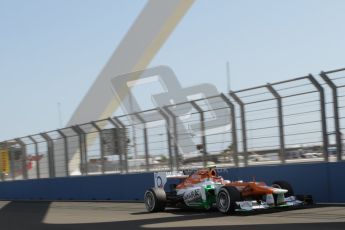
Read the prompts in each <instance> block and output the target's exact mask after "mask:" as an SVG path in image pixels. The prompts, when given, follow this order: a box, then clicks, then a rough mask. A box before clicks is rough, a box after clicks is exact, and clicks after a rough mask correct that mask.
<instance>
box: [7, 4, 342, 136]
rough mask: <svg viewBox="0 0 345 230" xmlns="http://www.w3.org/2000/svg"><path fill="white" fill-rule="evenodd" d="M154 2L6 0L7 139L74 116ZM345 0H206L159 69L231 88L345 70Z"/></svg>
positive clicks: (164, 53) (166, 49) (158, 61)
mask: <svg viewBox="0 0 345 230" xmlns="http://www.w3.org/2000/svg"><path fill="white" fill-rule="evenodd" d="M145 3H146V1H141V0H131V1H128V0H117V1H114V0H99V1H95V0H93V1H91V0H72V1H71V0H50V1H44V0H30V1H24V0H21V1H19V0H0V29H1V32H0V35H1V36H0V87H1V97H0V106H1V119H0V127H1V129H0V140H4V139H9V138H14V137H17V136H25V135H28V134H34V133H38V132H42V131H48V130H51V129H55V128H58V127H59V122H58V120H59V119H58V114H57V103H58V102H60V103H61V104H62V113H63V120H64V122H65V123H66V122H67V121H68V119H69V117H70V116H71V115H72V113H73V112H74V110H75V109H76V107H77V106H78V104H79V102H80V101H81V100H82V98H83V96H84V95H85V93H86V92H87V90H88V89H89V87H90V86H91V85H92V83H93V81H94V80H95V78H96V77H97V75H98V74H99V72H100V70H101V69H102V67H103V66H104V65H105V63H106V61H107V60H108V59H109V57H110V56H111V54H112V53H113V51H114V50H115V49H116V47H117V45H118V43H119V42H120V41H121V38H122V37H123V35H124V34H125V33H126V31H127V30H128V28H129V27H130V25H131V23H132V22H133V21H134V20H135V18H136V16H137V15H138V14H139V12H140V10H141V9H142V7H143V6H144V5H145ZM344 12H345V1H342V0H330V1H326V0H323V1H320V0H319V1H317V0H299V1H297V0H291V1H276V0H275V1H274V0H261V1H249V0H241V1H240V0H237V1H235V0H197V1H196V3H195V4H194V5H193V6H192V8H191V9H190V11H189V12H188V14H187V15H186V16H185V17H184V19H183V20H182V22H181V23H180V24H179V26H178V27H177V28H176V30H175V31H174V33H173V34H172V36H171V37H170V38H169V39H168V41H167V42H166V44H165V45H164V46H163V48H162V49H161V50H160V52H159V53H158V54H157V56H156V58H155V59H154V60H153V62H152V63H151V66H156V65H168V66H170V67H171V68H172V69H173V70H174V71H175V73H176V75H177V76H178V78H179V80H180V82H181V84H182V85H183V86H191V85H194V84H199V83H204V82H212V83H213V84H215V85H216V86H217V87H218V89H219V90H220V91H225V90H226V83H225V63H226V61H227V60H229V61H230V63H231V76H232V89H234V90H236V89H242V88H246V87H251V86H255V85H258V84H265V83H267V82H274V81H279V80H283V79H287V78H291V77H298V76H301V75H305V74H308V73H310V72H312V73H318V72H319V71H320V70H330V69H336V68H341V67H345V62H344V60H345V58H344V55H345V43H344V40H345V28H344V26H343V24H344V22H345V14H344Z"/></svg>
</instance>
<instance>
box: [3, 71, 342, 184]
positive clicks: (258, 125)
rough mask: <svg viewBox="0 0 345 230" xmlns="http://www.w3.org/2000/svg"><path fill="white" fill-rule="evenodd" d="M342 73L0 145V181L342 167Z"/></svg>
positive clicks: (176, 105) (280, 84)
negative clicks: (320, 164) (316, 164)
mask: <svg viewBox="0 0 345 230" xmlns="http://www.w3.org/2000/svg"><path fill="white" fill-rule="evenodd" d="M344 132H345V69H339V70H334V71H328V72H321V73H320V74H318V75H311V74H310V75H307V76H303V77H299V78H294V79H290V80H286V81H281V82H275V83H270V84H266V85H262V86H257V87H253V88H249V89H244V90H239V91H231V92H229V93H223V94H219V95H215V96H212V97H208V98H202V99H198V100H192V101H187V102H183V103H177V104H173V105H166V106H165V107H162V108H154V109H150V110H146V111H141V112H137V113H133V114H127V115H122V116H115V117H111V118H107V119H103V120H99V121H93V122H89V123H86V124H79V125H74V126H71V127H67V128H63V129H58V130H54V131H50V132H44V133H40V134H36V135H30V136H26V137H21V138H15V139H13V140H7V141H3V142H1V143H0V157H1V160H0V162H1V165H0V169H1V172H2V173H1V180H3V181H6V180H23V179H39V178H54V177H69V176H81V175H93V174H111V173H133V172H148V171H162V170H183V169H190V168H198V167H205V166H208V165H217V166H219V167H243V166H249V165H258V164H289V163H296V162H306V161H308V162H310V161H326V162H328V161H342V160H343V157H344V154H345V152H344V142H345V136H344Z"/></svg>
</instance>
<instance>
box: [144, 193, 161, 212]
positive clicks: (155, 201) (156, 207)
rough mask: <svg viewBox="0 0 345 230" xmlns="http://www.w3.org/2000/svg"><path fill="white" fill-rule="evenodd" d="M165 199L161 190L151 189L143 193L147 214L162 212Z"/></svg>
mask: <svg viewBox="0 0 345 230" xmlns="http://www.w3.org/2000/svg"><path fill="white" fill-rule="evenodd" d="M166 199H167V198H166V194H165V191H164V190H163V189H161V188H151V189H149V190H147V191H146V192H145V196H144V201H145V207H146V209H147V211H148V212H162V211H164V209H165V205H166Z"/></svg>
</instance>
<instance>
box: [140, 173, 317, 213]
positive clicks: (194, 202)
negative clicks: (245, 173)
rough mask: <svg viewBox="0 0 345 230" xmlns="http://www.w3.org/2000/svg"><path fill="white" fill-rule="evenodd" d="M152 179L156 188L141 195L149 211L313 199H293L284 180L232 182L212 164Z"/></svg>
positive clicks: (227, 208)
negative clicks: (211, 165)
mask: <svg viewBox="0 0 345 230" xmlns="http://www.w3.org/2000/svg"><path fill="white" fill-rule="evenodd" d="M154 181H155V187H154V188H151V189H149V190H147V191H146V192H145V195H144V201H145V206H146V209H147V211H148V212H160V211H164V210H165V207H177V208H186V207H192V208H199V209H204V210H209V209H211V208H213V207H217V209H218V210H219V211H220V212H221V213H224V214H231V213H233V212H235V211H251V210H257V209H268V208H274V207H289V206H299V205H306V204H311V203H312V202H313V201H312V197H311V196H300V197H299V199H296V197H295V196H294V192H293V189H292V187H291V185H290V184H289V183H287V182H285V181H276V182H274V183H273V184H272V185H271V186H267V185H266V184H265V183H264V182H256V181H251V182H243V181H233V182H231V181H228V180H224V179H223V178H222V177H221V176H218V174H217V171H216V170H215V168H214V167H212V168H206V169H199V170H197V171H195V172H193V173H191V174H190V175H186V173H185V172H177V173H176V172H175V173H167V172H158V173H155V174H154ZM176 182H177V183H176ZM166 187H170V188H166ZM165 189H166V190H165Z"/></svg>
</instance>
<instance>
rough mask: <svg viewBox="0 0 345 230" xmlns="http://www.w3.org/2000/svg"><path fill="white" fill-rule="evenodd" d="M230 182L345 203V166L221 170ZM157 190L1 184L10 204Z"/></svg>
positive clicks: (100, 183)
mask: <svg viewBox="0 0 345 230" xmlns="http://www.w3.org/2000/svg"><path fill="white" fill-rule="evenodd" d="M219 171H220V174H221V175H222V176H224V178H226V179H230V180H253V177H255V180H256V181H265V182H267V183H268V184H270V183H272V182H273V181H275V180H286V181H288V182H290V183H291V184H292V186H293V188H294V190H295V193H296V194H310V195H313V197H314V200H315V201H317V202H345V196H344V195H345V162H339V163H313V164H310V163H308V164H287V165H277V166H251V167H246V168H231V169H219ZM152 186H153V173H143V174H129V175H98V176H86V177H71V178H55V179H40V180H26V181H7V182H0V199H8V200H142V199H143V194H144V192H145V190H146V189H147V188H149V187H152Z"/></svg>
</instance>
